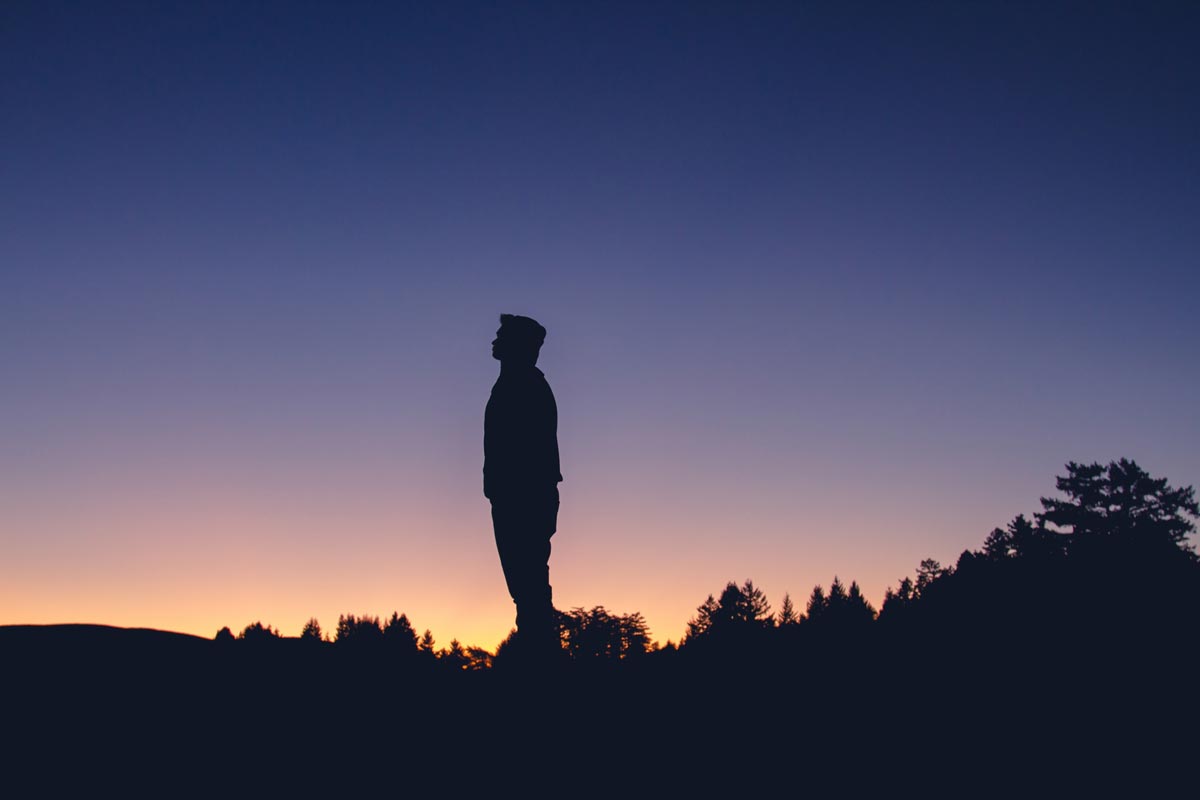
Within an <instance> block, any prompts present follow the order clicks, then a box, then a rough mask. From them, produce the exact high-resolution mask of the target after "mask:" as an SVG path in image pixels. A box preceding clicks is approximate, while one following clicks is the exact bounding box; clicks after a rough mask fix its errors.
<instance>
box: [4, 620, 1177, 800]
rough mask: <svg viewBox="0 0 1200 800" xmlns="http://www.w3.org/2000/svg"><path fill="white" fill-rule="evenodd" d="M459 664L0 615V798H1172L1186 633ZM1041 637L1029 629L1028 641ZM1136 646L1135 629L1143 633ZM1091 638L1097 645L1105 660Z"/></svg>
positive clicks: (843, 644) (289, 643) (851, 644)
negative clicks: (1072, 641)
mask: <svg viewBox="0 0 1200 800" xmlns="http://www.w3.org/2000/svg"><path fill="white" fill-rule="evenodd" d="M827 644H828V646H827V647H824V648H822V649H815V650H814V649H811V648H810V651H809V652H806V653H799V654H798V653H795V652H787V653H781V652H771V653H765V652H762V653H758V654H757V655H756V656H754V657H751V656H750V655H748V654H746V653H721V654H713V653H709V654H705V655H703V657H689V656H687V654H686V653H679V654H672V655H671V656H669V657H665V656H659V655H651V656H649V657H647V658H645V659H643V660H642V661H641V662H640V663H637V664H628V663H625V664H618V665H609V664H600V665H582V664H567V665H563V666H562V667H561V668H559V669H557V670H555V671H554V672H553V673H536V674H530V673H529V672H528V670H524V669H520V668H517V667H515V666H514V667H510V668H508V669H495V670H490V671H481V672H460V673H454V672H450V671H448V670H443V669H439V668H438V665H436V664H432V663H424V664H423V663H416V662H411V661H410V662H405V663H402V664H397V663H396V662H394V661H392V660H389V659H383V658H380V657H378V654H367V653H347V652H340V651H339V650H338V649H337V648H334V647H328V646H327V647H315V648H314V647H305V646H304V645H303V644H302V643H300V642H298V641H294V640H293V641H285V642H284V643H282V644H281V645H279V646H274V647H269V648H252V647H247V646H245V645H244V643H241V642H238V643H235V644H232V645H231V644H224V645H222V644H220V643H217V642H213V641H211V640H205V639H199V638H196V637H191V636H186V635H182V634H173V633H166V632H162V631H150V630H129V629H119V628H106V627H103V626H45V627H41V626H9V627H0V658H2V659H3V665H4V670H3V671H4V674H5V678H4V683H5V691H4V698H5V700H4V718H5V721H4V729H5V736H6V738H7V739H8V740H9V741H8V744H7V746H6V747H5V749H4V754H5V755H4V759H5V762H6V764H5V767H4V775H5V776H6V785H7V787H8V788H10V789H19V790H20V791H18V792H17V793H11V792H5V796H11V797H18V796H20V797H25V796H74V795H75V794H77V793H78V792H80V791H81V790H82V791H85V792H86V793H88V794H94V793H101V792H102V793H104V794H108V792H109V791H110V790H114V791H117V792H119V793H121V794H122V795H129V794H136V795H156V796H164V795H177V794H191V793H204V794H210V793H213V792H220V793H221V794H222V795H232V796H245V795H266V796H283V795H288V794H295V793H299V794H336V795H338V796H364V795H370V796H376V795H386V796H403V795H409V794H412V793H414V792H424V791H437V792H440V793H443V794H447V795H449V796H455V797H457V796H466V795H474V794H478V793H484V794H489V795H490V794H493V793H500V794H502V795H503V796H506V797H507V796H509V795H510V794H513V793H522V794H526V793H529V792H534V793H536V794H539V795H542V794H549V793H551V792H553V794H555V795H560V796H579V795H581V796H597V795H612V796H617V795H620V796H638V797H640V796H646V795H648V794H650V793H658V792H667V793H669V794H670V795H671V796H676V795H678V794H680V793H686V794H698V795H700V796H718V795H722V794H725V793H727V792H738V793H744V792H747V791H754V792H755V793H758V791H764V792H771V793H772V794H779V793H786V794H787V795H789V796H795V795H799V794H802V793H805V792H807V791H809V790H811V789H814V788H818V787H825V788H824V789H823V790H829V791H838V792H839V793H840V794H845V795H847V796H852V797H853V796H864V795H867V794H871V795H874V794H876V793H877V792H890V793H895V794H897V795H902V796H908V795H910V794H913V793H916V794H918V795H928V794H933V795H937V796H948V795H956V796H957V795H964V794H976V793H982V792H995V791H1005V792H1010V791H1019V792H1021V793H1022V794H1035V795H1043V794H1049V793H1051V792H1054V793H1059V794H1062V793H1069V795H1068V796H1073V795H1077V794H1078V793H1080V792H1083V791H1089V792H1090V791H1098V790H1103V791H1105V792H1106V793H1110V792H1114V791H1131V792H1132V791H1137V792H1138V793H1139V794H1147V793H1153V794H1160V793H1165V792H1167V791H1171V792H1172V794H1178V793H1179V792H1180V791H1186V792H1188V793H1190V791H1191V789H1190V787H1194V785H1195V782H1196V778H1195V774H1194V773H1195V770H1194V769H1193V763H1194V759H1195V756H1196V752H1197V751H1196V747H1197V744H1198V741H1200V737H1198V735H1197V726H1198V724H1200V722H1198V720H1200V717H1198V716H1197V714H1196V712H1197V703H1196V701H1195V688H1194V687H1195V685H1196V666H1197V661H1196V659H1195V656H1194V653H1193V652H1192V650H1191V648H1190V646H1189V643H1185V642H1175V643H1172V644H1171V646H1170V647H1167V648H1164V649H1161V650H1160V651H1158V652H1152V651H1147V650H1146V649H1145V647H1144V646H1142V645H1139V646H1138V647H1137V648H1136V650H1135V651H1134V654H1135V655H1136V658H1135V657H1131V654H1130V652H1128V651H1127V650H1123V649H1122V647H1121V645H1120V644H1119V643H1105V644H1097V643H1093V646H1091V647H1090V648H1089V650H1088V652H1087V653H1086V654H1081V653H1079V652H1078V651H1077V650H1076V649H1074V648H1073V646H1065V645H1064V646H1059V647H1049V648H1046V647H1042V652H1039V651H1038V650H1036V649H1030V650H1027V651H1023V652H1015V653H1014V652H1008V653H1004V652H997V651H995V650H992V651H986V652H985V651H980V650H978V649H974V650H961V649H959V650H956V648H954V647H952V646H944V647H937V648H933V649H932V650H931V649H930V648H928V647H918V646H913V647H910V648H897V647H896V646H894V645H889V644H887V643H886V642H881V641H872V642H869V643H864V642H830V643H827ZM1042 644H1043V645H1044V643H1042ZM1143 644H1144V643H1143ZM1106 654H1107V655H1106Z"/></svg>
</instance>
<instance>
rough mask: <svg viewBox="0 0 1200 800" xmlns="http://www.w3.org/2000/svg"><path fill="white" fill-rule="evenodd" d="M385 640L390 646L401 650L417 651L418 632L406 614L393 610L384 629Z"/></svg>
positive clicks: (405, 651)
mask: <svg viewBox="0 0 1200 800" xmlns="http://www.w3.org/2000/svg"><path fill="white" fill-rule="evenodd" d="M383 640H384V641H385V642H387V644H388V646H389V647H391V648H393V649H395V650H398V651H400V652H404V653H415V652H417V632H416V631H415V630H414V629H413V626H412V623H411V622H409V621H408V616H407V615H406V614H397V613H396V612H395V611H393V612H392V618H391V619H389V620H388V622H387V625H386V626H385V627H384V629H383Z"/></svg>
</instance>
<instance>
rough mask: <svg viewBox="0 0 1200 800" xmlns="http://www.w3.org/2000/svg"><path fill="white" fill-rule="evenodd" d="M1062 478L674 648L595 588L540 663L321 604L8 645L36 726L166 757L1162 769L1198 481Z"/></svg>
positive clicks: (725, 608)
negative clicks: (207, 633)
mask: <svg viewBox="0 0 1200 800" xmlns="http://www.w3.org/2000/svg"><path fill="white" fill-rule="evenodd" d="M1056 488H1057V490H1058V493H1059V495H1058V496H1056V497H1047V498H1042V499H1041V502H1040V505H1041V510H1040V511H1038V512H1036V513H1034V514H1033V515H1032V517H1031V518H1030V517H1027V516H1025V515H1024V514H1020V515H1017V516H1016V517H1015V518H1013V519H1012V520H1011V521H1010V522H1009V523H1008V524H1007V525H1005V526H1004V527H998V528H996V529H994V530H993V531H991V532H990V533H988V534H987V535H986V537H985V538H984V539H983V541H982V544H981V547H980V548H979V549H977V550H966V551H964V552H963V553H962V554H960V555H959V557H958V559H957V560H956V562H955V563H954V564H952V565H946V566H943V565H942V564H941V563H940V562H939V561H937V560H934V559H932V558H927V559H925V560H923V561H921V562H920V564H919V565H918V566H917V569H916V572H915V574H914V575H913V576H909V577H902V578H900V579H899V580H898V583H897V584H896V586H894V587H892V588H889V589H888V590H887V593H886V596H885V598H884V601H883V604H882V607H881V608H880V609H878V611H877V610H876V609H875V608H874V607H873V606H872V605H871V603H869V602H868V601H867V599H866V598H865V597H864V596H863V594H862V592H861V590H860V588H859V586H858V584H857V583H856V582H854V581H853V580H851V581H850V582H849V585H847V584H846V583H845V581H843V580H841V579H840V578H839V577H836V576H835V577H833V579H832V580H831V582H830V583H829V585H828V586H827V587H826V586H817V587H814V588H813V590H812V591H811V593H810V594H809V596H808V598H807V600H806V601H805V602H804V603H803V607H800V605H799V604H797V603H795V602H793V600H792V598H791V597H789V596H786V595H785V596H784V597H783V598H782V599H781V602H780V605H779V608H778V609H777V610H775V609H773V608H772V606H771V604H770V603H769V602H768V598H767V597H766V595H765V594H764V593H763V592H762V590H761V589H759V588H758V587H756V586H755V585H754V583H753V582H752V581H751V580H746V581H744V582H743V583H741V584H740V585H739V584H737V583H734V582H730V583H728V584H727V585H726V586H725V587H724V588H723V589H721V591H720V592H719V593H717V594H713V595H709V596H708V597H707V598H705V599H704V600H703V602H701V603H700V604H699V606H698V607H697V609H696V613H695V615H694V616H693V617H692V619H691V620H689V621H688V623H687V627H686V632H685V633H684V635H683V637H682V639H681V640H680V641H679V643H678V644H676V643H674V642H668V643H667V644H666V645H664V646H659V645H658V644H656V643H655V642H653V640H652V638H651V633H650V631H649V630H648V629H647V625H646V622H645V620H644V619H643V617H642V616H641V615H640V614H638V613H631V614H614V613H611V612H609V611H608V610H606V609H605V608H604V607H602V606H596V607H594V608H591V609H583V608H576V609H572V610H569V611H564V612H560V613H559V615H558V619H559V629H560V638H561V642H562V660H561V662H560V663H559V664H557V665H554V669H553V670H551V671H545V670H541V671H530V670H528V669H525V666H526V665H524V664H523V663H522V661H521V660H520V659H519V658H514V657H513V654H512V644H513V641H512V636H511V635H510V637H509V639H507V640H506V641H505V642H503V643H501V644H500V646H499V647H498V648H497V649H496V650H495V651H494V652H492V651H488V650H486V649H483V648H479V647H473V646H464V645H463V644H462V643H460V642H458V641H451V642H450V643H449V644H447V645H444V646H441V647H438V646H437V643H436V641H435V639H434V636H433V634H432V633H431V632H430V631H428V630H425V631H423V632H422V633H420V634H418V632H417V628H416V627H414V625H413V624H412V622H411V621H410V620H409V619H408V617H407V616H406V615H404V614H401V613H393V614H392V615H391V616H390V617H389V618H387V619H386V620H384V619H380V618H378V617H374V616H355V615H351V614H346V615H343V616H341V617H340V618H339V619H338V621H337V625H336V627H335V628H334V629H333V630H332V631H328V632H327V631H325V630H324V629H323V628H322V627H321V625H320V623H319V622H318V621H317V620H315V619H312V620H310V621H309V622H308V624H307V625H306V626H305V627H304V631H303V633H302V634H301V636H299V637H298V638H289V637H281V636H280V635H279V633H278V632H277V631H276V630H275V629H273V628H272V627H271V626H269V625H264V624H263V623H261V622H254V623H252V624H250V625H247V626H246V627H245V628H243V629H242V631H241V632H240V633H238V634H236V635H235V634H234V633H233V632H232V631H231V630H230V629H229V628H224V629H222V630H221V631H220V632H218V633H217V635H216V637H215V640H203V639H199V638H197V637H188V636H183V635H180V634H168V633H163V632H155V631H140V632H139V631H125V630H121V629H103V628H100V627H97V626H50V627H46V628H42V627H36V626H9V627H7V628H0V646H2V647H3V656H4V660H5V663H6V664H7V666H8V668H9V671H10V672H9V674H10V675H12V676H14V677H12V678H10V682H11V683H10V685H12V686H14V687H21V691H20V693H19V694H20V697H19V698H18V699H23V700H25V701H28V702H31V706H30V707H29V708H28V709H26V710H27V712H28V713H29V716H26V717H21V719H23V720H24V722H23V724H24V725H25V726H26V727H25V728H24V729H23V730H26V732H27V735H28V736H32V737H34V738H33V739H32V740H31V741H36V740H37V736H38V735H41V736H43V737H45V736H50V735H51V733H52V732H53V731H54V730H55V726H56V725H59V724H60V723H61V720H63V719H70V720H72V721H73V722H72V725H73V726H74V727H73V728H72V730H73V731H74V732H75V734H79V735H81V736H83V739H84V740H86V741H93V742H95V741H100V740H104V737H105V736H106V733H105V731H110V730H116V729H117V728H120V727H122V725H124V724H125V723H126V722H129V721H134V722H135V723H136V726H137V730H136V731H135V732H134V733H132V734H128V735H132V736H133V739H132V740H133V741H136V742H138V745H137V746H138V747H141V748H144V749H148V750H149V751H153V752H155V753H157V756H158V757H160V758H168V757H169V756H170V755H171V754H172V753H175V750H174V749H172V748H173V747H174V745H170V741H172V740H170V739H169V738H168V739H167V740H163V739H161V738H159V737H158V736H157V734H155V733H154V732H155V731H168V732H169V733H170V736H171V737H175V740H178V741H189V742H190V744H189V745H188V746H190V747H201V748H202V749H203V748H210V749H211V748H212V747H217V748H218V749H219V750H220V751H221V752H237V753H240V754H245V753H253V752H254V751H255V749H256V748H257V747H260V746H266V744H265V743H269V746H270V748H271V749H272V752H276V751H277V750H276V748H279V747H282V749H283V750H284V751H288V752H290V751H289V748H295V752H297V753H299V752H304V751H306V750H309V749H312V748H333V749H335V750H336V749H337V748H342V747H345V746H350V747H352V748H355V750H354V752H352V753H351V754H350V756H348V757H349V758H350V759H351V760H355V759H359V758H360V757H365V756H364V755H363V754H367V753H370V754H371V758H374V759H382V760H380V761H378V763H377V764H375V766H372V767H371V769H370V770H367V772H366V773H363V775H360V777H364V779H365V778H366V777H367V776H368V773H369V776H372V777H373V776H375V772H373V770H375V769H382V768H383V767H382V766H379V765H382V764H384V763H386V759H387V758H389V757H391V758H396V757H399V756H397V754H396V752H395V750H394V748H395V747H399V746H400V745H398V744H396V743H397V742H401V741H402V742H403V743H404V744H403V748H404V756H403V759H402V760H403V761H404V763H407V764H414V763H418V762H419V761H420V759H427V760H430V763H433V762H434V761H436V762H438V763H443V764H444V763H447V759H449V760H450V761H454V759H456V758H458V757H459V756H457V755H453V754H454V753H458V754H459V755H462V757H464V758H468V757H469V759H470V760H471V762H472V764H475V765H477V766H478V765H481V764H490V765H491V767H490V768H494V769H495V770H497V771H499V772H498V773H496V774H507V773H505V772H504V770H511V769H513V768H514V767H513V765H514V764H515V765H524V766H523V767H521V768H522V769H526V768H528V769H531V770H533V773H537V769H535V768H534V767H532V766H530V764H537V763H542V762H543V761H545V760H546V759H549V761H550V762H552V763H553V765H554V769H562V770H566V771H567V772H568V773H571V774H573V775H574V776H575V777H576V778H577V779H582V776H584V775H592V776H593V777H596V776H610V775H611V774H614V773H610V772H609V771H608V770H609V769H612V770H616V773H615V774H625V775H626V776H627V778H628V769H626V771H625V772H621V769H622V768H620V767H618V762H620V763H623V760H622V759H624V760H629V759H632V760H633V761H634V762H638V763H644V762H650V761H654V762H655V763H662V764H664V765H665V766H664V769H665V768H666V767H668V766H669V765H672V764H674V765H677V766H678V772H675V773H671V772H670V771H669V770H668V773H667V774H671V775H673V776H674V777H673V779H672V781H667V782H666V783H660V784H659V785H660V786H664V787H665V786H667V785H671V786H675V787H677V788H678V787H679V786H692V787H696V786H702V785H705V781H706V778H705V776H706V775H723V776H725V777H730V776H734V777H736V778H738V779H739V780H741V779H745V780H751V779H752V778H754V777H755V776H757V777H761V778H763V779H764V780H766V776H770V780H771V781H777V780H786V779H793V780H794V779H796V773H795V770H797V769H800V768H801V767H800V766H799V765H807V766H804V769H808V770H813V771H820V770H826V771H827V770H832V769H833V765H834V764H837V765H839V766H838V769H843V768H844V769H846V770H848V771H846V772H845V773H844V774H843V773H836V774H834V775H833V777H834V778H835V779H837V775H838V774H840V775H842V778H841V779H842V780H846V781H850V783H851V784H853V785H863V786H865V785H866V784H861V783H859V784H855V783H854V782H855V781H859V782H861V781H867V780H869V781H870V782H871V783H872V784H873V785H880V784H889V781H890V780H892V779H893V778H894V779H895V780H896V781H900V780H901V777H900V776H907V778H906V780H910V781H912V780H916V779H917V776H919V775H922V774H925V773H926V772H928V771H931V770H933V771H938V774H940V775H949V774H951V773H952V772H953V771H954V770H955V769H964V770H968V767H969V770H968V771H972V770H974V772H972V774H974V775H976V776H978V775H986V776H987V780H988V781H989V785H993V786H1004V785H1008V786H1009V787H1010V788H1018V787H1014V786H1013V783H1012V782H1013V781H1018V783H1019V782H1020V781H1028V780H1033V779H1034V778H1033V777H1031V776H1035V775H1044V776H1053V777H1054V779H1055V780H1057V781H1059V783H1055V784H1054V785H1056V786H1058V787H1059V788H1063V789H1064V790H1066V789H1069V788H1072V787H1074V788H1078V787H1079V786H1080V785H1081V782H1086V781H1091V782H1095V783H1102V782H1104V781H1106V780H1108V777H1113V779H1116V776H1117V775H1118V773H1122V774H1124V773H1130V774H1128V775H1126V776H1125V777H1127V778H1128V779H1130V780H1133V781H1135V782H1136V785H1137V786H1139V787H1140V788H1141V789H1142V790H1147V789H1148V788H1149V787H1152V786H1153V785H1154V783H1155V781H1156V780H1158V779H1160V778H1161V779H1164V780H1165V779H1166V778H1167V777H1168V776H1172V775H1174V774H1175V772H1174V771H1173V770H1172V769H1170V768H1168V767H1167V766H1164V765H1169V764H1179V763H1186V759H1187V758H1188V756H1187V753H1188V752H1190V750H1189V748H1190V745H1191V743H1194V740H1193V739H1192V738H1191V736H1190V735H1189V734H1186V733H1184V730H1185V728H1184V727H1181V726H1189V727H1187V728H1186V729H1187V730H1190V729H1191V727H1190V726H1192V725H1193V721H1192V720H1193V719H1194V717H1193V716H1192V715H1194V713H1195V711H1196V710H1197V709H1196V706H1197V704H1196V702H1195V692H1194V690H1193V689H1192V688H1191V684H1192V683H1193V677H1194V676H1193V675H1192V671H1191V668H1192V667H1193V666H1194V665H1195V663H1196V661H1195V657H1196V653H1197V652H1198V650H1197V648H1196V646H1195V643H1196V634H1197V627H1196V620H1197V618H1198V616H1197V612H1200V558H1198V557H1197V555H1196V551H1195V548H1194V546H1193V545H1192V544H1191V543H1190V542H1189V540H1188V536H1189V535H1190V534H1191V533H1193V532H1194V530H1195V523H1194V521H1193V520H1194V519H1195V518H1196V517H1197V515H1198V509H1197V504H1196V500H1195V496H1194V490H1193V488H1192V487H1190V486H1189V487H1183V488H1175V487H1172V486H1171V485H1170V484H1169V483H1168V482H1167V480H1166V479H1162V478H1153V477H1151V476H1150V475H1149V474H1147V473H1146V472H1145V471H1144V470H1142V469H1141V468H1140V467H1139V466H1138V465H1137V464H1136V463H1135V462H1133V461H1130V460H1126V459H1121V460H1119V461H1115V462H1112V463H1109V464H1107V465H1101V464H1076V463H1069V464H1067V465H1066V474H1065V475H1064V476H1061V477H1059V478H1058V479H1057V486H1056ZM184 720H186V723H185V722H184ZM39 731H40V733H39ZM81 732H82V733H81ZM73 735H74V734H73ZM214 737H216V738H214ZM387 742H391V743H392V744H391V745H387V746H384V744H383V743H387ZM388 747H391V748H392V749H391V750H389V749H388ZM231 748H232V750H231ZM381 748H382V749H381ZM530 748H533V749H534V753H533V754H531V750H530ZM614 749H616V750H620V751H621V752H623V753H625V754H626V756H624V757H622V758H617V757H616V756H614V755H612V751H614ZM389 753H390V754H391V755H390V756H389ZM175 754H176V755H178V753H175ZM468 754H469V755H468ZM547 754H549V755H547ZM606 754H607V755H606ZM531 759H532V761H531ZM1175 759H1179V760H1175ZM373 763H375V762H373ZM855 763H857V764H858V767H857V770H858V771H855V770H856V768H855V767H853V766H847V765H853V764H855ZM868 765H869V767H870V768H869V769H867V766H868ZM1071 765H1074V766H1073V767H1072V766H1071ZM1155 765H1157V766H1155ZM480 768H481V769H483V767H480ZM351 769H352V771H353V768H351ZM362 769H364V770H365V769H366V767H362ZM864 769H867V771H866V772H863V771H862V770H864ZM977 770H982V772H978V771H977ZM487 774H491V773H487V772H486V770H484V773H483V774H482V775H483V776H486V775H487ZM537 774H542V773H537ZM548 774H549V773H545V774H544V775H543V777H545V776H546V775H548ZM638 774H642V773H641V772H639V773H638ZM659 774H660V777H661V774H662V773H661V772H660V773H659ZM814 774H815V773H814ZM789 776H790V778H789ZM1017 776H1020V777H1019V778H1018V777H1017ZM1106 776H1108V777H1106ZM1049 779H1050V778H1048V777H1047V780H1049ZM1085 779H1086V780H1085ZM1061 781H1066V783H1062V782H1061ZM771 785H774V784H771ZM890 785H898V784H890ZM1021 785H1024V784H1021ZM1050 785H1051V784H1047V787H1048V786H1050Z"/></svg>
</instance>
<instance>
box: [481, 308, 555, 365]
mask: <svg viewBox="0 0 1200 800" xmlns="http://www.w3.org/2000/svg"><path fill="white" fill-rule="evenodd" d="M545 340H546V329H545V328H543V327H542V326H541V325H539V324H538V323H537V320H533V319H530V318H529V317H521V316H517V315H516V314H501V315H500V330H498V331H496V338H495V339H494V340H493V341H492V358H494V359H496V360H498V361H500V362H509V363H513V364H530V365H533V364H536V363H537V359H538V351H539V350H541V349H542V342H544V341H545Z"/></svg>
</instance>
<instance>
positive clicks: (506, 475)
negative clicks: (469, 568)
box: [483, 314, 562, 657]
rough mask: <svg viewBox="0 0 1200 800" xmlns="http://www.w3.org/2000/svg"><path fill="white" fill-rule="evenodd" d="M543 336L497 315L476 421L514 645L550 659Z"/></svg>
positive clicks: (552, 445)
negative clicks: (487, 393)
mask: <svg viewBox="0 0 1200 800" xmlns="http://www.w3.org/2000/svg"><path fill="white" fill-rule="evenodd" d="M545 338H546V329H545V328H543V327H542V326H541V325H539V324H538V323H537V322H536V321H535V320H532V319H530V318H529V317H521V316H516V315H514V314H501V315H500V329H499V330H498V331H496V339H495V340H494V341H493V342H492V358H495V359H497V360H498V361H499V362H500V377H499V378H497V380H496V384H495V386H493V387H492V395H491V397H490V398H489V399H488V403H487V410H486V412H485V413H484V420H483V493H484V495H485V496H486V497H487V498H488V499H489V500H490V501H491V503H492V526H493V529H494V530H495V534H496V549H497V550H498V551H499V553H500V565H501V566H502V567H503V568H504V579H505V581H506V582H507V583H508V593H509V594H510V595H512V599H513V602H514V603H515V604H516V606H517V642H518V643H519V648H520V650H522V651H524V652H525V653H526V654H528V655H531V656H546V657H548V656H549V655H551V654H552V653H553V652H554V651H557V649H558V647H559V645H558V626H557V623H556V620H555V615H554V606H553V603H552V601H551V589H550V564H549V562H550V537H551V536H553V535H554V532H555V530H556V529H557V522H558V483H559V481H561V480H562V474H561V473H560V472H559V463H558V406H557V405H555V402H554V393H553V392H551V391H550V385H549V384H548V383H546V377H545V375H543V374H542V371H541V370H540V369H538V368H537V367H536V366H535V364H537V359H538V353H539V351H540V350H541V347H542V342H543V341H545Z"/></svg>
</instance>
